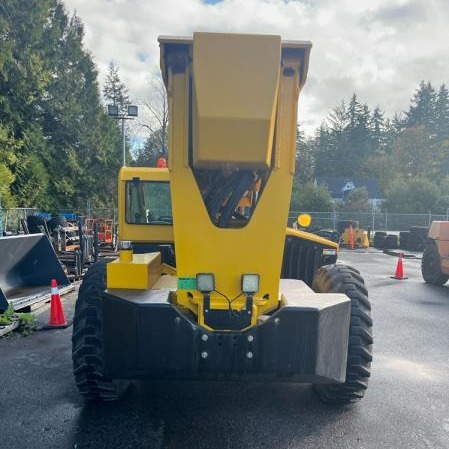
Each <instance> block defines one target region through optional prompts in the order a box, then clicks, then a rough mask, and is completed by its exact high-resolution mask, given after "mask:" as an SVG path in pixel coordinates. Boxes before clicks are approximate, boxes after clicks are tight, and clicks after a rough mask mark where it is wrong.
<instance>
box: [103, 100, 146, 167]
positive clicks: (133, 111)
mask: <svg viewBox="0 0 449 449" xmlns="http://www.w3.org/2000/svg"><path fill="white" fill-rule="evenodd" d="M138 113H139V110H138V108H137V106H134V105H132V104H130V105H128V106H127V111H126V114H125V113H122V114H120V110H119V106H118V105H116V104H108V115H109V116H110V117H113V118H115V119H116V120H121V121H122V123H121V125H122V158H123V167H124V166H125V165H126V151H125V150H126V145H125V142H126V136H125V120H133V119H134V117H137V115H138Z"/></svg>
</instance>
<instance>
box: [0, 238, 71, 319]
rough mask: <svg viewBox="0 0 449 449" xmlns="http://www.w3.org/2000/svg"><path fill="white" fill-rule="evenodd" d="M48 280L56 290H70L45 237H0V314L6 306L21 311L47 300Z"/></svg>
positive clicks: (59, 264)
mask: <svg viewBox="0 0 449 449" xmlns="http://www.w3.org/2000/svg"><path fill="white" fill-rule="evenodd" d="M52 279H56V281H57V282H58V286H59V288H60V293H66V292H67V291H70V290H72V289H73V287H72V286H71V284H70V281H69V279H68V277H67V276H66V274H65V273H64V270H63V269H62V266H61V263H60V262H59V260H58V258H57V256H56V253H55V251H54V249H53V247H52V245H51V244H50V242H49V240H48V238H47V236H45V235H44V234H30V235H15V236H11V237H1V238H0V313H1V312H3V311H4V310H6V309H7V308H8V305H12V306H13V307H14V310H21V309H24V308H25V307H29V306H32V305H33V304H35V303H37V302H41V301H44V300H46V299H47V298H48V299H49V298H50V297H51V291H50V282H51V280H52Z"/></svg>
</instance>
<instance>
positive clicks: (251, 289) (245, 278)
mask: <svg viewBox="0 0 449 449" xmlns="http://www.w3.org/2000/svg"><path fill="white" fill-rule="evenodd" d="M259 283H260V275H258V274H243V275H242V292H243V293H247V294H253V293H256V292H258V291H259Z"/></svg>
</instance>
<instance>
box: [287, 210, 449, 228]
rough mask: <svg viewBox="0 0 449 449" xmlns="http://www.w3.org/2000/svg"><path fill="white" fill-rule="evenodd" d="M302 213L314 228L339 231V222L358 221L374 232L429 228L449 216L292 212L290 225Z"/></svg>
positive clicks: (289, 220)
mask: <svg viewBox="0 0 449 449" xmlns="http://www.w3.org/2000/svg"><path fill="white" fill-rule="evenodd" d="M301 213H307V214H309V215H311V217H312V227H313V228H322V229H337V223H338V222H339V221H349V220H353V221H358V222H359V226H360V227H361V228H363V229H368V228H371V229H372V230H373V231H408V230H409V228H410V226H425V227H429V226H430V224H431V223H432V221H444V220H448V218H449V217H448V215H447V214H446V215H437V214H431V213H429V214H394V213H390V212H377V213H364V212H306V211H304V212H302V211H301V212H293V211H292V212H290V213H289V217H288V225H289V226H292V224H293V223H294V222H295V221H296V219H297V218H298V215H299V214H301Z"/></svg>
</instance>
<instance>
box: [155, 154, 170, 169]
mask: <svg viewBox="0 0 449 449" xmlns="http://www.w3.org/2000/svg"><path fill="white" fill-rule="evenodd" d="M156 167H157V168H167V167H168V165H167V160H166V159H165V157H160V158H159V159H158V160H157V162H156Z"/></svg>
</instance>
